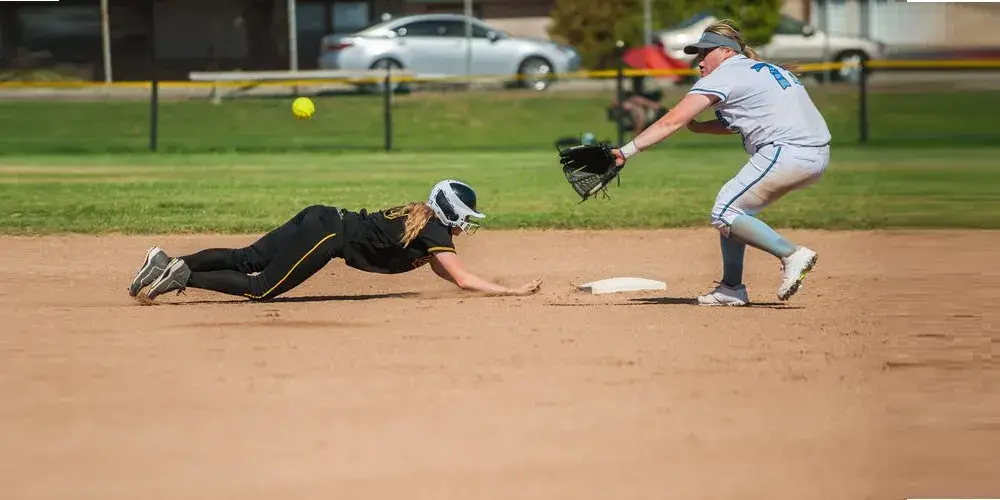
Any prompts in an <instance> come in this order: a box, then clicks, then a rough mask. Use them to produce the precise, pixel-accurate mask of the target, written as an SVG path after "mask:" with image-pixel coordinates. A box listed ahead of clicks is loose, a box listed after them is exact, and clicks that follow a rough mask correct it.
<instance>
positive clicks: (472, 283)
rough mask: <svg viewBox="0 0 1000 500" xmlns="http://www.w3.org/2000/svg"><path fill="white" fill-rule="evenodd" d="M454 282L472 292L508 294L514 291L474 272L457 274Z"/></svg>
mask: <svg viewBox="0 0 1000 500" xmlns="http://www.w3.org/2000/svg"><path fill="white" fill-rule="evenodd" d="M454 283H455V284H456V285H458V287H459V288H461V289H462V290H468V291H472V292H485V293H499V294H507V293H511V292H512V290H511V289H510V288H507V287H505V286H503V285H498V284H496V283H491V282H489V281H487V280H484V279H482V278H480V277H479V276H476V275H474V274H472V273H465V274H463V275H461V276H455V277H454Z"/></svg>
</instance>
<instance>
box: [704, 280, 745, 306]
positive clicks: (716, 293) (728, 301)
mask: <svg viewBox="0 0 1000 500" xmlns="http://www.w3.org/2000/svg"><path fill="white" fill-rule="evenodd" d="M749 303H750V297H748V296H747V287H746V285H737V286H735V287H729V286H726V285H723V284H721V283H720V284H719V286H717V287H716V288H715V290H713V291H712V293H709V294H707V295H701V296H699V297H698V305H700V306H735V307H739V306H745V305H747V304H749Z"/></svg>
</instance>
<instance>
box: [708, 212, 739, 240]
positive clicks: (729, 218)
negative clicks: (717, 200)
mask: <svg viewBox="0 0 1000 500" xmlns="http://www.w3.org/2000/svg"><path fill="white" fill-rule="evenodd" d="M737 215H739V212H737V211H735V210H733V209H732V208H731V207H726V208H725V209H723V207H721V206H716V207H715V208H713V209H712V217H711V221H712V227H714V228H715V229H716V230H718V231H719V232H720V233H722V235H723V236H726V237H728V236H729V226H730V225H732V223H733V219H735V218H736V216H737Z"/></svg>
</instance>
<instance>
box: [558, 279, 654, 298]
mask: <svg viewBox="0 0 1000 500" xmlns="http://www.w3.org/2000/svg"><path fill="white" fill-rule="evenodd" d="M576 287H577V288H578V289H580V290H583V291H585V292H588V291H589V292H590V293H593V294H595V295H597V294H602V293H619V292H639V291H644V290H666V289H667V284H666V283H664V282H662V281H656V280H651V279H646V278H632V277H621V278H607V279H603V280H599V281H592V282H590V283H584V284H582V285H576Z"/></svg>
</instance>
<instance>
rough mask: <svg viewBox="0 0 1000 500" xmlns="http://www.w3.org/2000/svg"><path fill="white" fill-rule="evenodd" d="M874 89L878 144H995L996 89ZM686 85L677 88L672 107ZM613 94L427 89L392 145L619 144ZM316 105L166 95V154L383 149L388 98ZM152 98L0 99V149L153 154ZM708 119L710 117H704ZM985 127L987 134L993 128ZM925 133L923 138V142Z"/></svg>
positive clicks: (396, 109) (851, 128) (709, 139)
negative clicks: (307, 114) (302, 107)
mask: <svg viewBox="0 0 1000 500" xmlns="http://www.w3.org/2000/svg"><path fill="white" fill-rule="evenodd" d="M918 90H919V91H915V90H909V91H901V90H899V89H897V90H895V91H893V92H883V91H872V93H871V94H870V96H869V106H870V137H871V141H872V142H873V143H875V144H878V143H884V144H887V143H899V142H902V143H903V145H907V146H924V145H928V144H930V145H938V146H941V145H948V144H952V143H954V142H955V141H960V142H962V143H965V144H970V143H980V144H981V143H983V142H987V143H989V141H990V140H992V143H993V144H996V143H997V142H998V140H1000V134H997V132H996V127H995V124H994V123H993V122H992V117H994V116H997V115H998V114H1000V109H997V108H998V107H1000V104H998V101H997V100H996V99H995V98H994V97H995V92H992V91H986V90H980V91H976V90H948V89H943V88H935V89H932V90H929V89H918ZM682 93H683V89H681V90H670V91H669V92H668V93H667V96H666V97H665V98H664V100H663V102H664V103H665V104H667V105H672V103H674V102H676V100H677V99H679V98H680V97H681V96H682ZM810 93H811V95H812V96H813V98H814V100H815V101H816V103H817V106H819V107H820V109H821V110H822V112H823V114H824V116H826V119H827V121H828V123H829V126H830V128H831V131H832V132H833V136H834V142H835V144H837V145H853V144H856V143H857V141H858V137H859V132H858V130H859V119H858V93H857V89H856V88H854V87H850V86H848V87H844V86H830V87H821V86H812V87H811V88H810ZM611 98H612V93H611V92H550V93H534V92H517V91H494V92H471V93H470V92H447V93H446V92H422V93H417V94H413V95H400V96H397V97H396V98H395V104H394V106H393V146H394V148H396V149H399V150H402V151H446V150H462V149H464V150H468V149H481V150H486V149H493V150H496V149H507V150H510V149H521V150H536V151H551V149H552V148H553V147H554V146H553V144H554V141H555V140H556V139H557V138H559V137H566V136H569V137H578V136H579V135H580V134H582V133H584V132H587V131H590V132H593V133H595V134H596V135H597V137H598V138H599V139H602V140H609V141H615V140H616V139H617V137H616V135H617V134H616V130H615V127H614V125H613V124H612V123H611V122H609V121H607V119H606V115H605V106H606V105H607V104H608V103H609V100H610V99H611ZM316 104H317V110H318V111H317V114H316V116H315V117H314V118H313V119H312V120H309V121H299V120H296V119H295V118H294V117H293V116H292V114H291V111H290V109H291V108H290V106H291V99H290V98H287V97H281V98H240V99H235V100H228V101H225V102H224V103H223V104H222V105H219V106H216V105H213V104H211V103H210V102H208V101H207V100H205V99H194V100H172V101H163V102H162V103H161V107H160V110H159V131H160V134H159V149H160V151H162V152H242V151H263V152H267V151H272V152H286V151H290V150H300V151H305V150H321V149H325V150H329V149H356V148H364V149H373V150H375V149H380V148H382V146H383V144H384V135H385V134H384V117H383V114H384V113H383V100H382V98H381V96H356V95H346V96H328V97H319V98H317V99H316ZM149 115H150V106H149V103H148V102H146V101H142V100H138V101H103V100H97V101H51V100H50V101H30V100H8V101H6V102H4V103H3V104H2V105H0V152H2V153H0V154H4V155H11V154H38V153H42V154H45V153H48V154H53V153H102V152H108V151H115V152H129V151H132V152H143V151H146V150H148V146H149V123H150V120H149ZM706 116H707V114H706ZM984 136H985V137H984ZM914 139H918V140H914ZM671 144H672V145H673V146H674V147H683V146H696V145H711V146H714V145H726V144H729V142H728V139H727V138H725V137H718V136H710V135H709V136H706V135H695V134H691V133H688V132H686V131H685V132H681V133H679V134H677V135H676V136H675V137H673V138H672V139H671Z"/></svg>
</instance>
